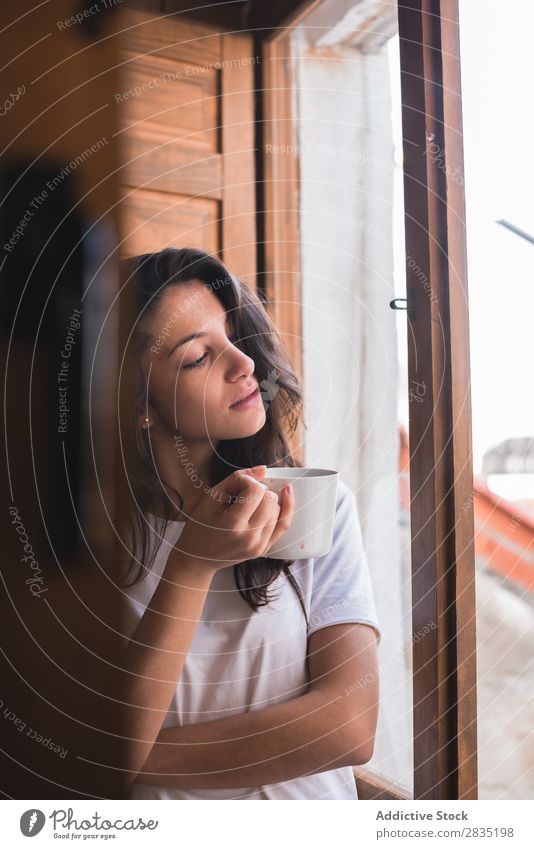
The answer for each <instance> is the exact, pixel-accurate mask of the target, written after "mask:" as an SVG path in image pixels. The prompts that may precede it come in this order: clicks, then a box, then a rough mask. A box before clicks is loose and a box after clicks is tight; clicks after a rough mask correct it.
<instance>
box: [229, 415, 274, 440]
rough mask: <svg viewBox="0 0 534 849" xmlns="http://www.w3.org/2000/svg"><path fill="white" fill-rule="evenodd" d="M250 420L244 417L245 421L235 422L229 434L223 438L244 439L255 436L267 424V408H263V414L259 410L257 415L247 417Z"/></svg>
mask: <svg viewBox="0 0 534 849" xmlns="http://www.w3.org/2000/svg"><path fill="white" fill-rule="evenodd" d="M247 418H248V420H246V419H245V417H243V421H242V422H240V423H239V424H237V425H236V424H234V426H233V427H232V428H231V429H230V428H228V430H229V433H228V435H226V436H221V437H220V438H221V439H244V438H245V437H247V436H254V435H255V434H256V433H259V431H260V430H261V429H262V428H263V427H264V426H265V422H266V421H267V416H266V415H265V410H262V412H261V414H260V413H259V412H258V413H257V414H256V415H254V416H253V415H250V416H249V417H247Z"/></svg>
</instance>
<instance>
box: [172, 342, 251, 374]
mask: <svg viewBox="0 0 534 849" xmlns="http://www.w3.org/2000/svg"><path fill="white" fill-rule="evenodd" d="M228 341H229V342H231V344H232V345H235V344H236V342H237V341H238V340H237V339H236V338H235V337H234V338H232V339H229V340H228ZM207 356H208V352H207V351H206V352H205V353H204V354H202V356H201V357H200V359H198V360H195V361H194V362H193V363H188V364H187V365H184V368H187V369H190V368H199V367H200V366H202V365H204V363H205V362H206V357H207Z"/></svg>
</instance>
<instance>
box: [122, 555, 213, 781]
mask: <svg viewBox="0 0 534 849" xmlns="http://www.w3.org/2000/svg"><path fill="white" fill-rule="evenodd" d="M171 558H172V559H171ZM212 578H213V573H211V572H210V571H209V570H208V569H207V568H206V569H199V568H198V567H195V566H193V565H192V564H191V563H189V562H188V561H186V560H185V559H184V558H180V557H178V556H176V557H173V554H172V553H171V556H170V557H169V561H168V564H167V566H166V567H165V570H164V572H163V576H162V578H161V580H160V581H159V583H158V587H157V589H156V591H155V593H154V595H153V597H152V599H151V601H150V606H149V607H147V609H146V610H145V613H144V614H143V617H142V619H141V620H140V622H139V624H138V626H137V628H136V630H135V632H134V634H133V635H132V637H131V639H130V642H129V644H128V645H127V646H126V648H125V649H124V651H123V654H122V663H121V667H122V669H121V673H120V684H119V686H120V700H121V701H122V702H123V703H124V705H125V728H123V733H124V734H125V736H126V737H127V738H128V745H127V747H126V748H127V762H126V772H125V784H126V786H128V785H129V784H130V783H131V782H132V781H133V779H134V778H135V775H136V774H137V772H138V770H139V769H140V768H141V767H142V765H143V763H144V762H145V761H146V758H147V756H148V754H149V752H150V750H151V749H152V747H153V745H154V741H155V740H156V738H157V736H158V734H159V732H160V729H161V726H162V725H163V722H164V720H165V716H166V714H167V711H168V709H169V705H170V703H171V700H172V697H173V695H174V693H175V691H176V684H177V682H178V680H179V679H180V676H181V674H182V671H183V667H184V663H185V659H186V657H187V654H188V651H189V648H190V646H191V642H192V640H193V636H194V632H195V629H196V627H197V624H198V620H199V619H200V615H201V613H202V609H203V606H204V603H205V599H206V594H207V592H208V590H209V586H210V583H211V580H212Z"/></svg>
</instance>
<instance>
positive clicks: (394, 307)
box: [389, 298, 408, 310]
mask: <svg viewBox="0 0 534 849" xmlns="http://www.w3.org/2000/svg"><path fill="white" fill-rule="evenodd" d="M399 301H404V303H405V306H404V307H400V306H398V303H399ZM389 305H390V307H391V309H392V310H407V309H408V299H407V298H394V299H393V300H392V301H390V302H389Z"/></svg>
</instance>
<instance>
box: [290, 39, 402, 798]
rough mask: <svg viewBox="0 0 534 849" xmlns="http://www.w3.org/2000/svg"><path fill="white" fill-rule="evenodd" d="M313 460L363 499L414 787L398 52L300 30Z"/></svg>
mask: <svg viewBox="0 0 534 849" xmlns="http://www.w3.org/2000/svg"><path fill="white" fill-rule="evenodd" d="M296 39H297V43H298V45H299V49H298V51H297V52H299V51H300V56H299V60H298V62H297V68H296V70H297V74H298V85H297V90H298V111H299V145H300V150H299V154H300V163H301V175H300V177H301V181H300V183H301V216H300V217H301V220H300V226H301V245H302V248H301V269H302V291H303V333H304V340H303V351H304V364H303V369H304V392H305V410H304V413H305V422H306V425H307V428H308V429H307V430H306V432H305V436H306V444H305V463H306V465H313V466H319V467H323V468H334V469H338V470H339V471H340V477H341V479H342V480H344V481H345V482H346V483H347V484H348V485H349V486H350V487H351V488H352V489H353V491H354V492H355V494H356V500H357V504H358V510H359V515H360V521H361V526H362V532H363V537H364V543H365V548H366V553H367V557H368V561H369V567H370V571H371V576H372V580H373V586H374V589H375V598H376V601H377V609H378V615H379V618H380V622H381V625H382V631H383V638H382V642H381V646H380V663H381V701H380V716H379V725H378V732H377V740H376V747H375V754H374V757H373V759H372V761H371V762H370V763H369V764H368V767H369V768H370V769H373V770H374V771H375V772H381V773H383V774H384V775H385V776H386V777H387V778H389V779H392V780H395V781H397V782H400V783H402V784H404V785H405V786H406V787H408V788H410V789H411V787H412V771H413V767H412V726H411V699H412V695H411V679H410V670H409V666H408V662H407V659H408V660H409V652H408V651H407V650H406V645H405V644H406V642H407V641H409V639H410V636H411V634H410V617H409V605H410V595H409V572H408V569H409V557H408V556H407V555H406V552H405V553H404V556H403V555H402V551H401V549H402V547H403V546H405V545H406V538H404V539H403V537H402V531H401V529H400V527H399V497H398V444H397V391H398V390H397V387H398V367H397V329H396V318H395V312H394V311H393V310H391V308H390V307H389V301H390V300H391V299H392V298H394V297H395V292H394V288H393V250H392V225H393V220H392V218H393V216H392V203H393V156H394V151H393V139H392V128H391V96H390V84H389V68H388V59H387V51H386V47H385V45H382V46H378V47H377V48H376V49H375V50H374V52H369V53H362V52H360V50H357V49H354V48H351V47H342V48H341V47H335V46H331V47H329V48H328V49H323V50H320V51H316V52H311V53H310V52H306V51H307V48H306V44H305V40H304V38H303V37H302V38H301V36H300V35H299V33H298V31H297V34H296Z"/></svg>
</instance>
